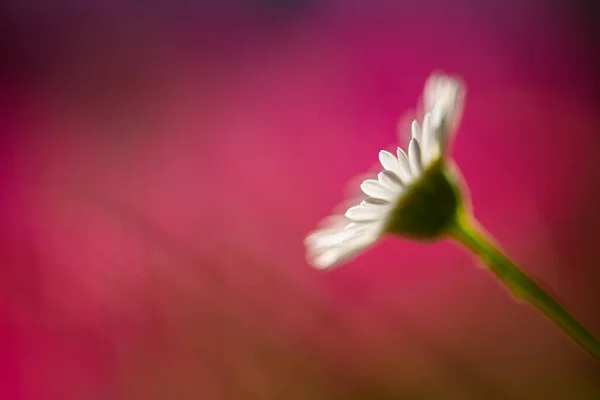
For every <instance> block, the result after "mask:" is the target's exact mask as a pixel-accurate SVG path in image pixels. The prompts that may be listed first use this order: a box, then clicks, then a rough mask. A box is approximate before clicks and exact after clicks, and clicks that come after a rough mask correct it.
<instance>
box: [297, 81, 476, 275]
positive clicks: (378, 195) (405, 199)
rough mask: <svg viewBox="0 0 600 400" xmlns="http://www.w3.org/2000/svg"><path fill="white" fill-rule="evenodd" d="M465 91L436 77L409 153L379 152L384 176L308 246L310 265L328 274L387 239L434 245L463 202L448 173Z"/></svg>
mask: <svg viewBox="0 0 600 400" xmlns="http://www.w3.org/2000/svg"><path fill="white" fill-rule="evenodd" d="M463 95H464V86H463V85H462V84H461V83H460V82H459V81H458V80H457V79H455V78H451V77H447V76H443V75H437V74H436V75H432V76H431V77H430V78H429V79H428V80H427V82H426V84H425V89H424V93H423V103H424V104H423V106H424V116H423V119H422V122H421V123H419V122H418V121H416V120H415V121H413V123H412V126H411V139H410V142H409V144H408V151H406V152H405V151H404V150H403V149H401V148H400V147H398V149H397V151H396V154H392V153H390V152H388V151H386V150H382V151H380V152H379V161H380V163H381V167H382V171H381V172H380V173H379V174H378V175H377V177H376V179H367V180H365V181H364V182H362V184H361V185H360V189H361V191H362V192H363V193H364V196H362V197H361V198H359V200H358V204H356V205H354V206H353V207H351V208H349V209H348V210H347V211H346V212H345V214H344V215H343V216H341V215H338V216H333V217H330V218H329V219H327V220H326V221H325V223H324V224H323V225H324V226H323V228H322V229H320V230H317V231H315V232H313V233H311V234H310V235H309V236H308V237H307V238H306V241H305V244H306V247H307V253H308V261H309V262H310V263H311V264H312V265H313V266H314V267H315V268H318V269H327V268H331V267H333V266H336V265H339V264H341V263H342V262H344V261H348V260H350V259H351V258H353V257H354V256H356V255H358V254H360V253H361V252H362V251H363V250H365V249H367V248H368V247H370V246H371V245H373V244H374V243H375V242H377V240H378V239H379V238H380V237H381V236H382V235H384V234H386V233H395V234H399V235H402V236H407V237H413V238H418V239H435V238H436V237H438V236H439V235H440V234H442V233H443V231H444V228H445V226H446V225H447V223H448V221H449V219H450V218H452V217H453V214H454V212H455V209H456V206H457V205H458V202H459V196H458V192H457V191H456V189H455V185H456V184H455V182H453V179H452V177H451V176H450V171H449V170H447V168H445V165H446V164H448V160H446V157H447V154H448V148H449V145H450V143H451V139H452V136H453V135H454V132H455V130H456V127H457V125H458V122H459V120H460V114H461V111H462V101H463Z"/></svg>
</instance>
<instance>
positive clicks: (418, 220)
mask: <svg viewBox="0 0 600 400" xmlns="http://www.w3.org/2000/svg"><path fill="white" fill-rule="evenodd" d="M461 206H462V196H461V191H460V188H459V186H458V183H457V180H456V178H455V177H453V176H452V175H451V174H450V173H449V172H448V170H447V168H446V167H445V165H444V163H443V161H442V160H441V159H440V160H439V161H437V162H435V163H433V164H431V165H430V166H429V168H427V169H426V170H425V171H424V172H423V174H422V175H421V177H420V178H418V179H417V180H416V181H415V182H414V183H413V184H412V185H410V186H409V187H408V189H407V193H405V194H404V196H403V197H402V199H401V200H400V201H399V202H398V204H397V205H396V207H395V208H394V210H393V211H392V212H391V213H390V219H389V221H388V224H387V226H386V232H388V233H391V234H396V235H400V236H404V237H410V238H413V239H419V240H433V239H438V238H440V237H441V236H443V235H444V234H446V233H447V232H448V229H450V228H451V227H452V226H453V225H454V224H455V221H456V217H457V213H458V211H459V210H460V208H461Z"/></svg>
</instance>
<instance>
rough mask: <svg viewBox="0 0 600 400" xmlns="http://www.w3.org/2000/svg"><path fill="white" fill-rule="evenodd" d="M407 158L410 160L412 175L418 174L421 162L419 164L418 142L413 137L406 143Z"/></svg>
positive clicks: (421, 167)
mask: <svg viewBox="0 0 600 400" xmlns="http://www.w3.org/2000/svg"><path fill="white" fill-rule="evenodd" d="M408 155H409V157H408V159H409V162H410V169H411V170H412V173H413V175H415V176H419V174H421V172H422V171H423V164H421V149H420V148H419V142H417V141H416V140H415V139H413V140H411V141H410V144H409V145H408Z"/></svg>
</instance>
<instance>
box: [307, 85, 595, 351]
mask: <svg viewBox="0 0 600 400" xmlns="http://www.w3.org/2000/svg"><path fill="white" fill-rule="evenodd" d="M463 97H464V86H463V85H462V84H461V83H460V82H459V81H458V80H457V79H455V78H451V77H448V76H443V75H432V76H431V77H430V78H429V79H428V80H427V82H426V83H425V89H424V91H423V114H424V115H423V118H422V120H421V123H419V122H418V121H416V120H415V121H413V123H412V126H411V139H410V142H409V144H408V152H405V151H404V150H403V149H401V148H398V150H397V152H396V154H392V153H390V152H387V151H385V150H382V151H380V152H379V161H380V163H381V167H382V171H381V172H380V173H379V174H378V175H377V178H376V179H367V180H365V181H364V182H362V184H361V185H360V188H361V190H362V192H363V193H364V195H363V196H361V198H360V199H359V200H358V204H355V205H354V206H352V207H350V208H349V209H348V210H347V211H346V212H345V214H344V215H334V216H332V217H330V218H328V219H327V220H326V222H325V223H324V226H323V227H322V228H321V229H319V230H317V231H315V232H313V233H311V234H310V235H308V237H307V238H306V239H305V245H306V248H307V254H308V257H307V258H308V261H309V262H310V263H311V264H312V265H313V266H314V267H315V268H317V269H321V270H327V269H330V268H332V267H334V266H336V265H340V264H341V263H343V262H344V261H348V260H350V259H351V258H353V257H355V256H357V255H358V254H360V253H361V252H363V251H365V250H366V249H367V248H369V247H370V246H372V245H373V244H375V243H376V242H377V241H378V240H379V239H380V238H381V237H382V236H383V235H386V234H393V235H399V236H402V237H407V238H411V239H417V240H429V241H431V240H437V239H441V238H449V239H452V240H454V241H455V242H456V243H458V244H460V245H461V246H462V247H464V248H466V249H467V250H468V251H470V252H471V253H472V254H474V255H476V256H478V257H479V259H480V260H481V261H483V263H484V264H485V266H486V267H487V269H488V270H489V271H490V272H492V274H494V276H495V277H496V278H497V279H498V281H499V282H501V283H502V284H503V285H504V287H505V288H506V289H508V290H509V292H510V293H511V294H512V295H513V296H514V297H515V298H518V299H519V300H521V301H524V302H526V303H528V304H530V305H532V306H534V307H535V308H537V310H538V311H540V312H541V313H542V314H543V315H544V316H546V317H548V318H549V319H550V320H552V321H553V322H554V323H555V324H556V325H557V326H558V327H559V328H560V329H562V330H563V331H564V332H565V333H566V334H567V335H568V336H569V337H570V338H571V339H572V340H573V341H574V342H575V343H577V344H578V345H579V346H580V347H581V348H582V349H583V350H584V351H585V352H586V353H587V354H588V355H589V356H591V357H592V358H593V359H595V360H596V361H598V362H600V340H598V338H597V337H596V336H594V335H593V334H592V333H591V332H590V331H589V330H588V329H587V328H585V327H584V326H583V325H582V324H581V323H580V322H579V321H578V320H577V319H575V317H573V315H571V314H570V313H569V312H568V311H567V310H566V309H565V308H563V306H562V305H561V304H560V303H559V302H558V301H556V300H555V299H554V298H553V297H552V296H551V295H550V294H548V293H547V292H546V291H545V290H544V289H543V288H542V287H541V286H540V285H538V284H537V283H536V282H535V280H533V279H532V278H531V277H529V275H527V273H525V271H523V270H522V269H521V268H520V267H519V266H518V265H517V264H516V263H514V262H513V261H512V260H511V259H510V258H509V257H508V256H506V255H505V253H504V252H503V251H502V250H500V249H499V246H497V245H496V244H495V243H494V240H493V239H492V237H491V235H490V234H489V233H487V232H486V231H485V229H483V228H482V227H481V226H480V225H479V223H478V222H477V221H476V220H475V218H474V217H473V215H472V213H471V210H470V207H468V204H466V203H467V200H468V198H467V197H466V191H465V190H462V189H463V187H466V185H462V180H461V178H460V175H459V171H458V168H456V166H455V165H454V163H453V162H452V160H451V159H450V158H449V153H450V152H449V148H450V144H451V142H452V138H453V136H454V133H455V131H456V128H457V127H458V123H459V121H460V117H461V113H462V107H463Z"/></svg>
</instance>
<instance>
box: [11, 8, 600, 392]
mask: <svg viewBox="0 0 600 400" xmlns="http://www.w3.org/2000/svg"><path fill="white" fill-rule="evenodd" d="M216 4H218V6H217V5H216ZM595 8H596V6H594V5H593V3H591V2H590V3H589V4H586V3H584V2H577V1H576V2H567V1H564V2H558V1H556V2H541V1H533V0H527V1H517V0H509V1H504V2H500V1H497V2H489V3H486V2H478V1H474V0H473V1H467V0H463V1H459V2H444V1H441V0H438V1H434V0H424V1H421V2H417V1H414V2H413V1H403V2H393V1H379V0H377V1H376V0H371V1H367V0H364V1H359V0H354V1H340V0H337V1H326V2H325V1H322V2H320V1H317V0H314V1H308V0H304V1H301V0H295V1H291V0H289V1H283V0H281V1H275V0H272V1H267V0H262V1H258V0H243V1H242V0H237V1H233V2H232V1H230V2H227V3H225V2H221V3H217V2H213V3H207V2H201V3H196V4H195V3H194V2H185V1H182V0H179V1H174V2H167V1H160V0H155V1H153V2H148V3H147V4H145V5H141V4H140V5H136V4H133V2H125V3H119V2H101V1H99V0H98V1H95V0H91V1H88V2H81V3H77V2H68V1H66V0H64V1H59V0H54V1H51V2H39V4H38V2H19V1H16V0H13V1H9V2H4V3H3V5H2V6H1V8H0V26H2V27H3V32H4V33H3V34H2V36H3V37H2V38H1V39H0V46H1V47H0V51H1V52H2V54H0V59H1V60H2V64H1V65H0V67H1V72H2V75H1V77H0V104H1V107H0V130H1V132H2V136H1V142H0V143H1V148H0V151H1V152H2V154H1V156H2V157H1V164H0V165H1V167H2V168H1V170H0V178H1V185H2V186H1V187H2V206H1V208H0V211H1V214H0V215H1V218H2V220H1V221H2V223H1V225H0V233H1V236H0V268H1V269H0V399H7V400H12V399H27V400H28V399H61V400H68V399H85V400H95V399H144V400H145V399H207V400H213V399H214V400H219V399H278V400H280V399H307V398H311V399H538V398H539V399H597V398H600V368H599V366H598V365H596V364H594V362H593V361H591V360H590V359H588V358H587V357H586V356H585V355H584V354H583V353H582V352H581V351H579V349H578V348H577V347H576V346H575V345H574V344H572V343H571V342H570V341H569V340H568V339H566V337H565V336H564V335H563V334H562V333H561V332H560V331H558V330H557V328H555V327H554V326H553V325H552V324H551V323H550V322H549V321H547V320H546V319H544V318H543V317H541V316H539V315H538V314H537V313H536V312H535V311H534V310H532V309H530V308H529V307H527V306H524V305H522V304H517V303H515V302H513V300H512V299H511V298H510V297H509V296H508V294H507V293H506V292H505V291H504V290H503V289H502V288H501V287H500V286H499V285H498V284H497V283H496V282H495V281H494V279H493V278H492V277H491V275H490V274H489V273H487V272H486V271H485V270H483V269H481V268H477V265H476V263H475V262H474V261H473V259H472V258H471V257H470V256H469V255H467V254H465V253H464V252H463V251H462V250H460V249H458V248H456V247H454V246H453V245H451V244H449V243H439V244H435V245H422V244H416V243H411V242H407V241H401V240H396V239H386V240H384V241H383V242H381V243H380V244H379V245H377V246H376V247H375V248H373V249H371V250H370V251H368V252H367V253H365V254H364V255H362V256H361V257H359V258H358V259H356V260H354V261H352V262H350V263H348V264H347V265H345V266H343V267H341V268H339V269H336V270H334V271H332V272H331V273H327V274H324V273H321V272H318V271H315V270H313V269H312V268H311V267H309V266H308V265H307V263H306V261H305V256H304V247H303V238H304V236H305V235H306V234H307V233H308V232H309V231H311V230H312V229H314V228H315V227H316V225H317V223H318V222H319V220H321V219H322V218H323V217H325V216H326V215H327V214H329V212H330V211H331V210H332V209H333V208H334V207H335V206H336V205H337V204H339V203H340V202H341V201H343V199H344V195H345V194H346V193H347V191H348V182H349V181H351V180H352V178H353V177H355V176H357V175H359V174H361V173H362V172H365V171H367V170H369V168H371V167H372V166H373V165H374V163H375V162H376V161H377V153H378V152H379V150H380V149H383V148H389V147H390V146H392V145H394V144H395V143H397V141H398V138H397V135H396V126H397V123H398V120H399V119H401V120H403V121H404V120H406V119H407V118H410V117H411V116H413V115H414V113H415V111H414V110H415V107H416V105H417V101H418V98H419V96H420V91H421V89H422V86H423V83H424V81H425V79H426V78H427V76H428V75H429V74H430V73H431V72H432V71H434V70H442V71H445V72H447V73H451V74H456V75H458V76H460V77H462V78H463V79H464V81H465V82H466V84H467V85H468V94H467V103H466V107H465V112H464V118H463V121H462V124H461V127H460V130H459V134H458V136H457V138H456V142H455V147H454V156H455V159H456V162H457V163H458V165H459V166H460V168H461V170H462V171H463V174H464V176H465V178H466V180H467V182H468V184H469V188H470V193H471V196H472V201H473V205H474V209H475V214H476V216H477V217H478V218H479V219H480V221H481V222H482V223H483V224H484V225H485V226H486V227H487V228H488V230H489V231H491V232H492V233H493V234H495V235H496V237H497V239H498V240H499V241H500V242H501V243H502V244H503V246H504V247H505V249H506V250H507V251H508V252H509V253H510V254H511V255H512V256H513V257H514V258H515V259H516V260H518V261H519V262H521V263H522V264H523V265H524V266H525V268H526V269H527V270H528V271H529V272H531V273H532V274H533V275H535V276H536V277H537V278H538V279H539V280H540V281H542V282H543V283H544V284H545V285H546V286H547V287H549V288H551V290H552V292H553V293H555V294H556V295H557V296H558V297H559V298H560V299H562V301H563V302H564V303H565V304H566V305H567V306H568V308H569V309H570V310H572V311H573V312H574V313H575V314H576V315H577V316H578V317H580V318H581V319H582V320H583V321H584V322H585V323H586V324H587V325H588V326H589V327H590V328H591V329H592V330H594V331H595V332H597V333H599V332H600V291H599V290H598V287H599V285H600V261H598V256H597V254H596V250H598V248H597V246H598V243H599V239H600V235H599V234H598V232H597V231H598V229H597V227H598V225H599V224H600V213H598V211H597V202H598V201H600V191H599V190H598V179H599V177H600V174H599V170H598V168H597V159H598V157H599V156H600V146H598V144H599V143H598V141H599V136H598V134H599V130H600V113H599V109H598V106H599V102H598V100H599V96H598V95H599V91H598V89H599V85H598V76H597V73H598V70H599V66H600V65H599V63H598V62H597V60H596V58H595V57H596V55H597V54H596V53H597V48H595V47H594V41H593V34H594V32H593V29H592V28H591V27H592V26H593V25H594V24H595V21H596V19H595V18H597V17H596V16H595V15H596V14H595V12H596V9H595Z"/></svg>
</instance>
